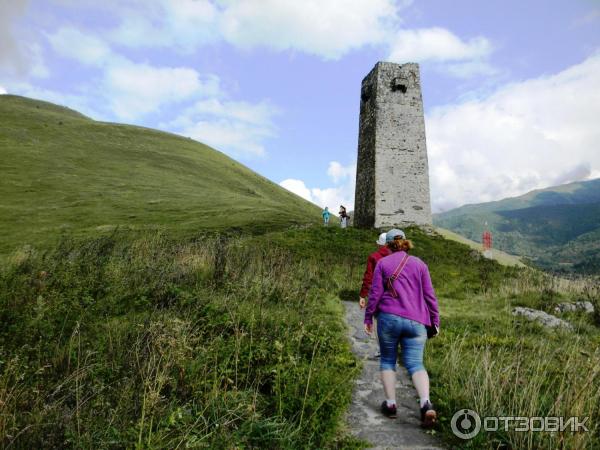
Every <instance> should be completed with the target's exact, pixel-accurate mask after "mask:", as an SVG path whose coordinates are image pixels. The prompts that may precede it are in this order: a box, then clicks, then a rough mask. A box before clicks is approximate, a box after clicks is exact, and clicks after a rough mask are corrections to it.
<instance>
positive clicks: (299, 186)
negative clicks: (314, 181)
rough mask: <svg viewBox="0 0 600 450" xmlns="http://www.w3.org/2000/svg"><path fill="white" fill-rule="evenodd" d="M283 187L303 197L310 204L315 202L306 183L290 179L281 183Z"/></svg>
mask: <svg viewBox="0 0 600 450" xmlns="http://www.w3.org/2000/svg"><path fill="white" fill-rule="evenodd" d="M279 185H280V186H281V187H284V188H286V189H287V190H288V191H290V192H293V193H294V194H296V195H298V196H300V197H302V198H303V199H305V200H308V201H309V202H314V200H313V197H312V194H311V192H310V189H308V188H307V187H306V185H305V184H304V181H302V180H296V179H294V178H288V179H287V180H283V181H282V182H281V183H279Z"/></svg>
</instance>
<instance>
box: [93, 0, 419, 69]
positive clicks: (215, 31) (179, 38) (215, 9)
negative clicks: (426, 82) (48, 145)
mask: <svg viewBox="0 0 600 450" xmlns="http://www.w3.org/2000/svg"><path fill="white" fill-rule="evenodd" d="M409 3H410V2H409V1H404V2H396V1H394V0H345V1H344V2H342V1H340V0H303V1H297V0H244V1H234V0H213V1H209V0H178V1H171V0H156V1H153V2H146V1H142V0H130V1H129V2H128V3H126V4H123V3H120V2H108V3H103V4H99V5H98V4H92V6H91V5H90V3H89V2H84V3H83V5H82V7H86V8H90V7H93V8H100V9H102V10H103V11H106V12H112V13H113V14H115V15H116V16H117V17H119V18H120V23H119V25H118V26H117V27H116V28H115V29H113V30H112V31H111V32H110V33H109V34H108V35H109V38H110V39H111V40H112V42H115V43H118V44H119V45H122V46H127V47H133V48H141V47H169V48H172V49H173V50H174V51H178V52H191V51H192V50H194V49H195V48H197V47H198V46H200V45H204V44H207V43H212V42H217V41H225V42H227V43H229V44H231V45H233V46H235V47H238V48H244V49H250V48H256V47H264V48H269V49H273V50H276V51H283V50H296V51H300V52H304V53H307V54H312V55H317V56H320V57H322V58H325V59H337V58H339V57H341V56H343V55H344V54H346V53H347V52H349V51H351V50H353V49H356V48H360V47H363V46H365V45H370V44H380V43H384V42H385V40H386V39H387V36H388V34H389V32H390V30H391V29H392V27H393V26H394V25H395V24H397V23H398V22H399V19H398V11H399V10H400V9H402V8H404V7H406V6H408V4H409ZM141 11H143V12H142V13H141Z"/></svg>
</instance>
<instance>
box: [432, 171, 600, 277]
mask: <svg viewBox="0 0 600 450" xmlns="http://www.w3.org/2000/svg"><path fill="white" fill-rule="evenodd" d="M434 223H435V224H436V225H438V226H440V227H444V228H447V229H450V230H452V231H454V232H456V233H458V234H460V235H462V236H465V237H467V238H469V239H472V240H474V241H478V242H480V241H481V234H482V232H483V231H484V229H485V227H486V225H485V224H486V223H487V227H488V228H489V230H490V231H491V232H492V233H493V235H494V246H495V247H496V248H499V249H501V250H504V251H506V252H509V253H512V254H517V255H520V256H525V257H527V258H529V259H530V260H532V261H533V262H534V263H535V264H536V265H538V266H540V267H543V268H547V269H551V270H566V271H577V272H585V273H600V251H599V247H598V243H597V241H596V240H594V236H597V235H598V233H599V232H600V179H598V180H591V181H586V182H579V183H570V184H567V185H564V186H558V187H554V188H547V189H543V190H537V191H532V192H530V193H528V194H525V195H523V196H521V197H517V198H509V199H504V200H500V201H497V202H490V203H482V204H477V205H466V206H463V207H460V208H456V209H454V210H451V211H448V212H445V213H441V214H436V215H435V216H434Z"/></svg>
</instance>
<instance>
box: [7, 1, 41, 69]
mask: <svg viewBox="0 0 600 450" xmlns="http://www.w3.org/2000/svg"><path fill="white" fill-rule="evenodd" d="M28 3H29V2H28V1H27V0H12V1H1V0H0V75H4V77H6V78H7V79H8V78H21V77H25V76H32V77H34V78H46V77H47V76H48V75H49V72H48V68H47V67H46V65H45V64H44V61H43V58H42V51H41V47H40V45H39V44H38V43H37V42H35V40H34V39H32V38H31V37H32V36H34V33H33V31H32V30H28V29H26V28H24V27H23V26H21V22H20V18H21V16H23V15H24V14H25V13H26V11H27V8H28ZM22 35H27V36H28V39H22V38H21V36H22Z"/></svg>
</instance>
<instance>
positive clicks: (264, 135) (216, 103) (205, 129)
mask: <svg viewBox="0 0 600 450" xmlns="http://www.w3.org/2000/svg"><path fill="white" fill-rule="evenodd" d="M278 113H279V110H278V109H277V108H276V107H275V106H273V105H272V104H271V103H269V102H266V101H262V102H259V103H249V102H241V101H231V100H221V99H217V98H212V99H205V100H200V101H198V102H196V103H195V104H194V105H193V106H191V107H188V108H186V109H185V110H184V111H183V113H182V114H181V115H180V116H179V117H178V118H176V119H175V120H173V121H171V122H170V123H166V124H164V125H163V128H166V129H169V130H171V131H174V132H176V133H179V134H182V135H184V136H189V137H192V138H194V139H196V140H198V141H201V142H204V143H206V144H208V145H210V146H212V147H215V148H217V149H219V150H221V151H223V152H225V153H228V154H229V155H232V156H235V157H242V158H247V157H257V156H264V155H265V154H266V149H265V142H266V141H267V140H268V139H269V138H272V137H274V136H275V135H276V128H275V125H274V123H273V117H274V116H276V115H277V114H278Z"/></svg>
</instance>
